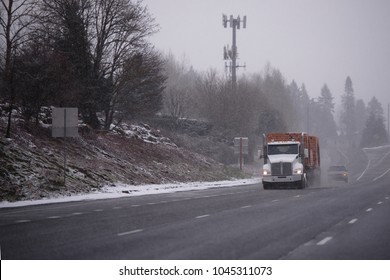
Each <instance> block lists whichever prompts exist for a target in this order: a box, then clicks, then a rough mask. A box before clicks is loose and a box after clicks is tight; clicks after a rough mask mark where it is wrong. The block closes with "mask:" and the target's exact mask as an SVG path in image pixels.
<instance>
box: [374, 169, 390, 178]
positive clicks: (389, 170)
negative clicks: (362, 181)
mask: <svg viewBox="0 0 390 280" xmlns="http://www.w3.org/2000/svg"><path fill="white" fill-rule="evenodd" d="M389 172H390V169H389V170H387V171H386V172H385V173H383V174H382V175H380V176H378V177H376V178H374V180H372V181H376V180H378V179H380V178H382V177H383V176H385V175H386V174H387V173H389Z"/></svg>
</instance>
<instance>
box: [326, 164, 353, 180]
mask: <svg viewBox="0 0 390 280" xmlns="http://www.w3.org/2000/svg"><path fill="white" fill-rule="evenodd" d="M328 181H343V182H345V183H348V170H347V168H346V167H345V166H344V165H331V166H330V167H329V169H328Z"/></svg>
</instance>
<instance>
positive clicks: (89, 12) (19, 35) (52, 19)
mask: <svg viewBox="0 0 390 280" xmlns="http://www.w3.org/2000/svg"><path fill="white" fill-rule="evenodd" d="M0 3H1V4H0V15H1V21H0V27H1V29H0V37H1V41H0V42H1V43H2V44H1V50H2V55H1V62H0V65H1V68H0V69H1V76H2V79H1V80H2V84H1V89H2V90H1V98H2V99H3V100H5V101H6V102H7V103H8V104H9V125H8V128H7V135H8V136H9V129H10V123H11V112H12V107H13V106H14V105H15V104H18V105H20V106H21V107H22V112H23V115H24V117H25V118H26V120H30V119H31V118H34V117H35V118H36V119H37V116H38V114H39V111H40V108H41V107H42V106H61V107H66V106H67V107H78V108H79V111H80V113H81V116H82V118H83V121H84V122H85V123H87V124H88V125H90V126H91V127H92V128H95V129H98V128H100V127H101V126H103V127H104V128H105V129H109V128H110V125H111V124H112V123H113V122H114V116H115V118H118V119H123V118H126V117H129V116H131V115H142V114H150V113H154V112H157V111H158V110H160V108H161V103H162V91H163V89H164V81H165V79H166V78H165V77H164V76H163V75H162V67H163V61H162V59H161V56H160V54H159V53H158V52H157V51H156V50H155V49H154V48H153V46H152V45H151V44H150V43H149V42H148V40H147V39H148V37H149V36H150V35H152V34H154V33H155V32H156V31H157V30H158V26H157V24H156V23H155V21H154V18H153V17H152V16H151V15H150V13H149V12H148V10H147V8H146V7H145V6H143V5H142V2H141V1H137V2H133V1H129V0H97V1H95V0H93V1H92V0H38V1H37V0H2V1H1V2H0ZM101 112H103V115H104V118H103V119H104V123H103V125H102V124H101V122H100V121H99V119H98V113H101Z"/></svg>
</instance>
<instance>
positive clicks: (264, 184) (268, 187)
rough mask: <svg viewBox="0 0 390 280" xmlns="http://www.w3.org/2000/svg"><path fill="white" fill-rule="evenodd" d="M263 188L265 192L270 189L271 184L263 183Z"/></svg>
mask: <svg viewBox="0 0 390 280" xmlns="http://www.w3.org/2000/svg"><path fill="white" fill-rule="evenodd" d="M263 188H264V189H265V190H269V189H270V188H271V184H270V183H267V182H263Z"/></svg>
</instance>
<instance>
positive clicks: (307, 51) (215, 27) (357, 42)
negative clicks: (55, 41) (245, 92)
mask: <svg viewBox="0 0 390 280" xmlns="http://www.w3.org/2000/svg"><path fill="white" fill-rule="evenodd" d="M144 4H146V5H147V6H148V8H149V11H150V12H151V14H152V15H153V16H154V17H155V19H156V22H157V23H158V24H159V25H160V31H159V32H158V33H157V34H156V35H153V37H152V38H151V41H152V43H153V44H154V45H155V46H156V47H157V48H158V49H159V50H162V51H165V52H168V51H171V52H172V53H174V54H175V56H176V57H177V58H179V59H180V58H181V57H182V56H183V55H185V57H186V59H187V60H188V62H189V64H191V65H193V67H194V69H196V70H198V71H207V70H208V69H210V68H214V69H217V70H218V71H219V72H221V73H223V72H224V69H225V67H224V61H223V47H224V46H225V45H227V44H229V45H230V46H231V45H232V29H231V28H226V29H225V28H224V27H223V26H222V14H226V15H228V16H230V15H234V16H235V17H236V16H238V15H240V16H241V18H242V17H243V16H244V15H246V16H247V28H246V29H240V30H238V31H237V46H238V52H239V58H240V59H239V63H240V64H246V66H247V67H246V70H243V69H240V70H239V71H238V74H239V75H242V74H244V73H245V74H246V75H249V74H251V73H261V72H263V70H264V68H265V65H266V64H267V63H268V62H269V63H270V64H271V66H272V67H274V68H277V69H279V70H280V71H281V72H282V74H283V75H284V77H285V78H286V80H287V82H288V83H290V82H291V81H292V80H295V81H296V82H297V84H298V85H301V84H302V83H305V85H306V88H307V90H308V93H309V95H310V96H311V97H316V96H318V95H319V94H320V91H321V88H322V86H323V85H324V83H327V85H328V87H329V88H330V90H331V92H332V94H333V95H334V96H335V97H336V98H337V99H336V101H338V102H339V100H338V98H339V97H340V95H341V94H342V93H343V92H344V83H345V79H346V77H347V76H350V77H351V79H352V82H353V86H354V90H355V96H356V98H362V99H364V100H365V102H366V104H367V102H368V101H369V100H370V99H371V98H372V96H376V97H377V98H378V99H379V100H380V101H381V102H382V105H383V109H384V110H385V112H386V117H387V103H388V102H390V0H234V1H233V0H144Z"/></svg>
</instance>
